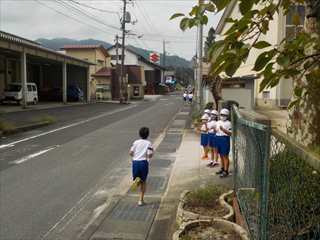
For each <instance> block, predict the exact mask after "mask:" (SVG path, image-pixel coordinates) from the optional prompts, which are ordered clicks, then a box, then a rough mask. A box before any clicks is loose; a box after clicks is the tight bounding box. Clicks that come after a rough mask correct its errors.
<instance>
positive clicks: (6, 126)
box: [0, 120, 16, 133]
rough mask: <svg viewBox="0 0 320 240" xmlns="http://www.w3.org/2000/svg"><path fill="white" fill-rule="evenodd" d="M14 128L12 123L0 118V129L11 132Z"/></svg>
mask: <svg viewBox="0 0 320 240" xmlns="http://www.w3.org/2000/svg"><path fill="white" fill-rule="evenodd" d="M15 129H16V126H15V125H14V124H12V123H9V122H5V121H2V120H0V131H2V132H5V133H8V132H13V131H14V130H15Z"/></svg>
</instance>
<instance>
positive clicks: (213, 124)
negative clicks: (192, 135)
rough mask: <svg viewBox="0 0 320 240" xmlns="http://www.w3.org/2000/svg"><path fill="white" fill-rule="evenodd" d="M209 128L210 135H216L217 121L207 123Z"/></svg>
mask: <svg viewBox="0 0 320 240" xmlns="http://www.w3.org/2000/svg"><path fill="white" fill-rule="evenodd" d="M207 127H208V132H209V133H215V131H216V128H217V121H215V120H211V121H210V122H208V123H207Z"/></svg>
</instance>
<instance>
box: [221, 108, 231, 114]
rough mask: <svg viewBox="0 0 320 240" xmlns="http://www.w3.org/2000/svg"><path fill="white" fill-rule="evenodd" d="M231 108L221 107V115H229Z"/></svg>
mask: <svg viewBox="0 0 320 240" xmlns="http://www.w3.org/2000/svg"><path fill="white" fill-rule="evenodd" d="M229 113H230V112H229V110H228V109H226V108H223V109H221V111H220V114H221V115H226V116H229Z"/></svg>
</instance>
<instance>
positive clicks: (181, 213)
mask: <svg viewBox="0 0 320 240" xmlns="http://www.w3.org/2000/svg"><path fill="white" fill-rule="evenodd" d="M189 193H190V191H187V190H186V191H184V192H183V193H182V194H181V196H180V202H179V205H178V210H177V217H176V221H177V224H178V225H179V226H180V225H182V224H183V223H186V222H190V221H194V220H213V219H216V218H218V217H216V218H214V217H212V216H206V215H201V214H198V213H194V212H190V211H187V210H185V209H184V206H185V201H186V197H187V195H188V194H189ZM230 194H233V191H229V192H227V193H224V194H222V195H221V196H220V197H219V203H220V205H221V206H222V207H224V208H225V209H226V210H227V211H228V213H227V214H226V215H225V216H223V217H220V219H225V220H232V219H233V217H234V210H233V208H232V207H231V206H230V205H229V204H228V203H227V202H226V201H225V198H226V197H227V196H229V195H230Z"/></svg>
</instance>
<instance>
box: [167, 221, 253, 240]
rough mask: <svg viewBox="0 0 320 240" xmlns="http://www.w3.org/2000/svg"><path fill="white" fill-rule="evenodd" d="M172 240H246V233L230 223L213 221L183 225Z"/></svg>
mask: <svg viewBox="0 0 320 240" xmlns="http://www.w3.org/2000/svg"><path fill="white" fill-rule="evenodd" d="M172 239H173V240H209V239H212V240H219V239H221V240H222V239H228V240H248V239H249V238H248V235H247V232H246V231H245V230H244V229H243V228H241V227H240V226H239V225H237V224H234V223H232V222H229V221H226V220H222V219H214V220H212V221H210V220H196V221H192V222H188V223H185V224H183V225H182V226H181V228H180V229H179V230H178V231H176V232H175V233H174V235H173V238H172Z"/></svg>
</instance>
